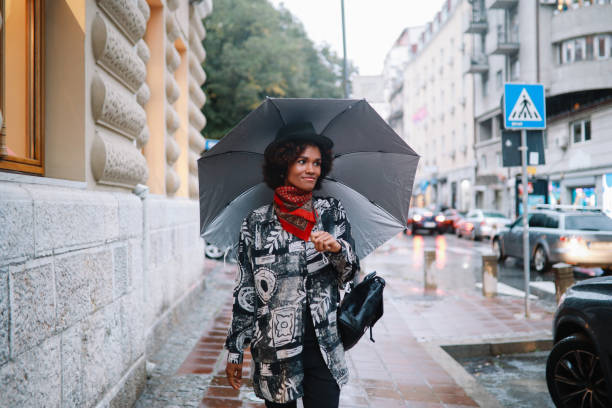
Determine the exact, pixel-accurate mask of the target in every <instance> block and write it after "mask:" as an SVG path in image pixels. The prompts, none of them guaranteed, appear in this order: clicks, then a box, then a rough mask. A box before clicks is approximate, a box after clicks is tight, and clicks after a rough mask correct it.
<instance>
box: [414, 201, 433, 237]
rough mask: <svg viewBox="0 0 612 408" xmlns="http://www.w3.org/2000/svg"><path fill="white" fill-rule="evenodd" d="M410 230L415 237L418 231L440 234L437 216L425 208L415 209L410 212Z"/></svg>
mask: <svg viewBox="0 0 612 408" xmlns="http://www.w3.org/2000/svg"><path fill="white" fill-rule="evenodd" d="M408 228H409V229H410V230H411V231H412V234H413V235H414V234H415V233H416V232H417V231H423V230H425V231H428V232H429V233H431V234H433V233H438V232H439V231H440V227H439V225H438V221H436V215H435V214H434V212H433V211H430V210H427V209H425V208H419V207H413V208H411V209H410V211H409V212H408Z"/></svg>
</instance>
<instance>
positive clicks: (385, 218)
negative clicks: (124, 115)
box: [198, 98, 419, 257]
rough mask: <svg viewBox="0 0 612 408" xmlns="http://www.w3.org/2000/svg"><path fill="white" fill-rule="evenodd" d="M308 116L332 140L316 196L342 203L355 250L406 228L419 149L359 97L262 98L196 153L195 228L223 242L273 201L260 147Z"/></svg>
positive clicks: (360, 252)
mask: <svg viewBox="0 0 612 408" xmlns="http://www.w3.org/2000/svg"><path fill="white" fill-rule="evenodd" d="M305 121H308V122H311V123H312V124H313V126H314V128H315V130H316V131H317V133H319V134H323V135H325V136H327V137H328V138H330V139H331V140H333V142H334V148H333V152H334V157H335V159H334V164H333V169H332V171H331V173H330V174H329V175H328V176H327V177H326V178H325V179H324V180H323V182H322V189H321V190H318V191H315V192H314V193H315V196H317V195H321V196H332V197H335V198H337V199H339V200H340V201H341V202H342V205H343V206H344V208H345V209H346V212H347V215H348V218H349V221H350V222H351V227H352V234H353V238H354V239H355V244H356V247H357V248H356V252H357V255H358V256H360V257H364V256H366V255H367V254H369V253H370V252H372V251H373V250H374V249H376V248H377V247H378V246H380V245H382V244H383V243H384V242H386V241H387V240H389V239H390V238H392V237H393V236H394V235H396V234H397V233H398V232H400V231H402V230H403V229H404V228H405V227H406V218H407V216H408V208H409V206H410V197H411V194H412V185H413V183H414V174H415V172H416V168H417V164H418V161H419V156H418V155H417V154H416V153H415V152H414V150H412V149H411V148H410V147H409V146H408V145H407V144H406V142H404V141H403V140H402V139H401V138H400V137H399V136H398V135H397V134H396V133H395V132H394V131H393V129H391V127H390V126H389V125H387V123H386V122H385V121H384V120H383V119H382V118H381V117H380V116H379V115H378V114H377V113H376V111H374V109H373V108H372V107H371V106H370V105H369V104H368V103H367V102H366V101H365V100H355V99H279V98H266V100H265V101H264V102H263V103H262V104H261V105H260V106H259V107H258V108H257V109H255V110H254V111H253V112H251V113H250V114H248V115H247V116H246V117H245V118H244V119H243V120H242V121H241V122H240V123H239V124H238V125H237V126H236V127H235V128H234V129H232V130H231V131H230V132H229V133H228V134H227V135H226V136H225V137H224V138H223V139H221V141H220V142H219V143H217V144H216V145H215V147H213V148H212V149H211V150H210V151H208V152H206V153H205V154H204V155H203V156H202V157H201V158H200V159H199V160H198V175H199V179H200V233H201V235H202V237H203V238H204V239H205V240H206V241H207V242H209V243H212V244H214V245H216V246H218V247H220V248H223V249H225V248H229V247H231V246H233V245H234V244H235V243H236V242H237V240H238V232H239V230H240V224H241V223H242V220H243V219H244V218H245V217H246V216H247V215H248V214H249V212H250V211H252V210H253V209H255V208H258V207H260V206H262V205H264V204H269V203H271V202H272V197H273V192H272V190H271V189H270V188H268V187H267V186H266V185H265V184H264V182H263V174H262V164H263V153H264V150H265V148H266V146H267V145H268V144H269V143H270V142H271V141H272V140H274V137H275V136H276V132H277V130H278V129H279V128H280V127H282V126H283V125H285V124H287V123H294V122H305Z"/></svg>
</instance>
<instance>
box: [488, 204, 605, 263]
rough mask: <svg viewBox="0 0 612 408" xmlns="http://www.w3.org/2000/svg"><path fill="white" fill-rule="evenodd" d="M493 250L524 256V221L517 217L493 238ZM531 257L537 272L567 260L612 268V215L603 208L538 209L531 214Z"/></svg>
mask: <svg viewBox="0 0 612 408" xmlns="http://www.w3.org/2000/svg"><path fill="white" fill-rule="evenodd" d="M492 245H493V251H494V252H495V253H496V254H497V258H498V260H500V261H503V260H504V259H505V258H506V257H508V256H511V257H515V258H523V221H522V217H519V218H517V220H516V221H514V222H513V223H512V224H510V225H509V226H508V227H506V228H504V229H503V230H502V231H500V232H499V233H498V234H497V235H496V236H495V237H493V242H492ZM529 254H530V255H529V256H530V259H529V261H530V262H533V266H534V269H535V270H536V271H537V272H544V271H546V270H547V269H548V268H549V267H550V265H552V264H555V263H557V262H565V263H567V264H570V265H577V266H584V267H601V268H603V269H604V271H605V272H607V273H609V272H610V271H611V269H610V268H612V218H610V217H608V216H607V215H605V214H604V213H603V212H601V211H600V210H589V209H577V208H551V209H543V208H540V209H537V210H534V211H533V212H531V213H530V214H529Z"/></svg>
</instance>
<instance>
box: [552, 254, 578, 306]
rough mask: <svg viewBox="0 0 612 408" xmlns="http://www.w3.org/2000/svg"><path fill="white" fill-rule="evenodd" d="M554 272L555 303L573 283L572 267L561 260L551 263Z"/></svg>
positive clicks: (558, 301) (559, 300)
mask: <svg viewBox="0 0 612 408" xmlns="http://www.w3.org/2000/svg"><path fill="white" fill-rule="evenodd" d="M552 268H553V271H554V272H555V295H556V297H557V304H559V303H560V302H561V296H563V294H564V293H565V291H566V290H567V289H568V288H569V287H571V286H572V285H573V284H574V267H573V266H572V265H568V264H566V263H563V262H559V263H556V264H554V265H553V267H552Z"/></svg>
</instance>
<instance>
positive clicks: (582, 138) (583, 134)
mask: <svg viewBox="0 0 612 408" xmlns="http://www.w3.org/2000/svg"><path fill="white" fill-rule="evenodd" d="M570 132H571V137H572V142H573V143H582V142H587V141H589V140H591V120H590V119H583V120H578V121H575V122H572V123H571V124H570Z"/></svg>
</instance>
